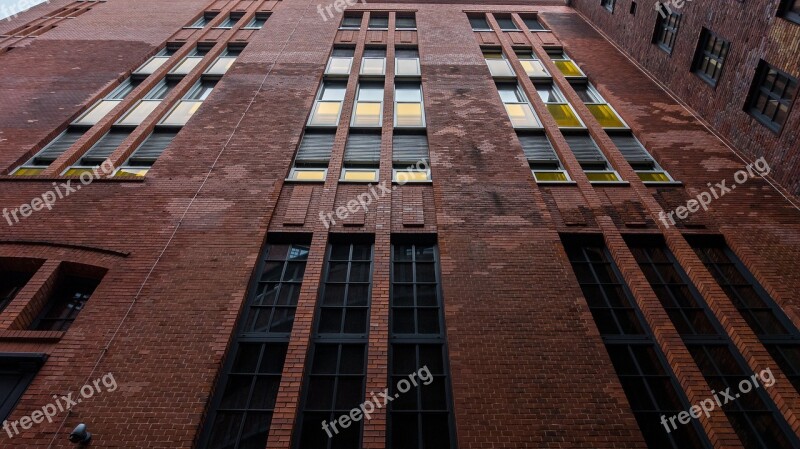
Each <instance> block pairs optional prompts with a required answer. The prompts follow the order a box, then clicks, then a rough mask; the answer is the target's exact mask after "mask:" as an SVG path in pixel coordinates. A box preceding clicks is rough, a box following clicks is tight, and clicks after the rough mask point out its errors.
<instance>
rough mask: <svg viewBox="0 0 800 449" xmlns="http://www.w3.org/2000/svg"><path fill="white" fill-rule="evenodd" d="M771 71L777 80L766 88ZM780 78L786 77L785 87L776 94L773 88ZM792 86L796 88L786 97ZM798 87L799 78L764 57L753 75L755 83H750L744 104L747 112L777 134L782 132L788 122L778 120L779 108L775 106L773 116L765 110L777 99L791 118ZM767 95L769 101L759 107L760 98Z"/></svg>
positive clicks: (787, 116)
mask: <svg viewBox="0 0 800 449" xmlns="http://www.w3.org/2000/svg"><path fill="white" fill-rule="evenodd" d="M771 71H774V72H775V80H774V81H773V82H772V84H771V85H770V87H769V89H766V88H764V84H765V82H766V80H767V77H768V76H769V73H770V72H771ZM780 78H785V81H784V83H785V84H784V88H783V90H782V91H781V94H780V95H776V94H775V93H774V92H773V91H772V89H773V88H774V87H775V84H776V83H777V80H778V79H780ZM790 86H791V88H792V89H793V90H794V92H792V94H791V96H790V97H784V96H783V95H784V93H786V90H787V89H788V88H789V87H790ZM798 90H800V89H798V79H797V78H796V77H793V76H792V75H790V74H788V73H786V72H784V71H783V70H780V69H778V68H776V67H774V66H773V65H771V64H770V63H768V62H767V61H764V60H763V59H762V60H761V61H760V62H759V63H758V67H757V68H756V73H755V76H754V77H753V83H752V84H751V85H750V94H749V95H748V96H747V101H746V102H745V105H744V110H745V112H747V113H748V114H749V115H750V116H751V117H753V118H754V119H756V121H758V122H759V123H761V124H762V125H764V126H765V127H766V128H767V129H769V130H771V131H772V132H774V133H776V134H780V133H781V131H782V130H783V126H784V125H785V124H786V121H785V120H784V122H777V121H775V118H776V116H777V113H778V110H779V107H778V108H775V111H774V112H773V113H772V115H771V116H768V115H766V114H764V111H765V110H766V108H767V105H768V104H769V102H770V101H777V102H778V104H780V105H785V106H786V119H788V118H789V115H790V114H791V113H792V106H793V105H794V102H795V99H796V98H797V91H798ZM762 97H765V98H766V100H767V101H765V103H764V106H763V107H762V108H757V107H756V106H757V104H758V101H759V99H760V98H762Z"/></svg>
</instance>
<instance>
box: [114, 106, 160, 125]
mask: <svg viewBox="0 0 800 449" xmlns="http://www.w3.org/2000/svg"><path fill="white" fill-rule="evenodd" d="M160 104H161V100H143V101H140V102H139V103H138V104H136V106H134V107H133V108H132V109H131V110H130V112H128V113H127V114H125V116H123V117H122V118H121V119H120V121H119V122H118V123H119V124H120V125H139V124H141V123H142V122H143V121H144V119H146V118H147V116H148V115H150V113H151V112H153V111H154V110H155V109H156V108H157V107H158V105H160Z"/></svg>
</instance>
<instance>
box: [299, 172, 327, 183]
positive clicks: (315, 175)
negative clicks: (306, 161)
mask: <svg viewBox="0 0 800 449" xmlns="http://www.w3.org/2000/svg"><path fill="white" fill-rule="evenodd" d="M293 179H297V180H299V181H324V180H325V170H296V171H295V172H294V178H293Z"/></svg>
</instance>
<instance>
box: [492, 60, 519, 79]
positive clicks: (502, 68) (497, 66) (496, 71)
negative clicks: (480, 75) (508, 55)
mask: <svg viewBox="0 0 800 449" xmlns="http://www.w3.org/2000/svg"><path fill="white" fill-rule="evenodd" d="M486 65H487V66H489V73H491V74H492V76H514V70H512V69H511V64H509V63H508V61H506V60H505V59H487V60H486Z"/></svg>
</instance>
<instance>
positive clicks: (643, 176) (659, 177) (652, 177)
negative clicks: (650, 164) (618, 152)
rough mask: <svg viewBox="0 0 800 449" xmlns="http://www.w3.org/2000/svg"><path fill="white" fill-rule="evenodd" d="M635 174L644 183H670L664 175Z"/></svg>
mask: <svg viewBox="0 0 800 449" xmlns="http://www.w3.org/2000/svg"><path fill="white" fill-rule="evenodd" d="M636 174H637V175H639V179H641V180H642V181H644V182H670V179H669V177H668V176H667V175H666V174H664V173H646V172H636Z"/></svg>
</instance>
